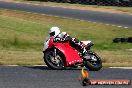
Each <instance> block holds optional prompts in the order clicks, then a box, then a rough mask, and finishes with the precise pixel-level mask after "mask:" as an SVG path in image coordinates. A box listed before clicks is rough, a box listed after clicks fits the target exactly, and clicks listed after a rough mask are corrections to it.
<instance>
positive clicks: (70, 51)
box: [54, 43, 83, 66]
mask: <svg viewBox="0 0 132 88" xmlns="http://www.w3.org/2000/svg"><path fill="white" fill-rule="evenodd" d="M54 47H55V48H57V49H59V50H60V51H61V52H62V53H63V54H64V56H65V61H66V63H65V66H71V65H75V63H82V62H83V59H82V58H80V56H79V54H78V51H77V50H75V49H74V48H72V47H71V46H70V45H69V43H56V44H54Z"/></svg>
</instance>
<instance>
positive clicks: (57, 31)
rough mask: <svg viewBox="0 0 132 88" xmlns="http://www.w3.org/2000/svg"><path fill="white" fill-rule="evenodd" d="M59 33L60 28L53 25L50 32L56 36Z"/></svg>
mask: <svg viewBox="0 0 132 88" xmlns="http://www.w3.org/2000/svg"><path fill="white" fill-rule="evenodd" d="M59 33H60V29H59V28H58V27H52V28H50V30H49V34H50V35H51V36H54V37H56V36H57V35H58V34H59Z"/></svg>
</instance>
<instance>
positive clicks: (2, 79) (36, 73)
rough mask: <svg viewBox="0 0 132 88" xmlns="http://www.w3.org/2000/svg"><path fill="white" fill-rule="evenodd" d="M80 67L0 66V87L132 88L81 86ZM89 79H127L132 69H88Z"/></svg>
mask: <svg viewBox="0 0 132 88" xmlns="http://www.w3.org/2000/svg"><path fill="white" fill-rule="evenodd" d="M80 76H81V69H69V70H51V69H49V68H48V67H46V66H37V67H35V66H34V67H26V66H25V67H22V66H15V67H11V66H0V88H132V85H89V86H86V87H83V86H82V85H81V84H80V82H79V81H78V78H79V77H80ZM89 78H90V79H129V80H132V69H116V68H103V69H102V70H100V71H95V72H94V71H89Z"/></svg>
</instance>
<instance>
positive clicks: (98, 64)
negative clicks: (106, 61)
mask: <svg viewBox="0 0 132 88" xmlns="http://www.w3.org/2000/svg"><path fill="white" fill-rule="evenodd" d="M89 55H90V57H91V58H94V59H95V60H96V61H93V59H91V60H88V61H85V67H86V68H88V69H89V70H90V71H98V70H100V69H101V68H102V61H101V58H100V57H99V56H98V55H97V54H96V53H94V52H91V53H89Z"/></svg>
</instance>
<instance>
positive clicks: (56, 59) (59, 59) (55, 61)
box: [44, 50, 64, 70]
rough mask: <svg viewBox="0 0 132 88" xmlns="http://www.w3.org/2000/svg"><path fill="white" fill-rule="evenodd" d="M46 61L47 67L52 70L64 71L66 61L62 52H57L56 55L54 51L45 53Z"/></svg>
mask: <svg viewBox="0 0 132 88" xmlns="http://www.w3.org/2000/svg"><path fill="white" fill-rule="evenodd" d="M44 61H45V63H46V65H47V66H48V67H49V68H51V69H55V70H60V69H64V59H63V55H62V54H61V53H60V52H57V53H56V55H55V53H54V51H53V50H49V51H46V52H45V53H44Z"/></svg>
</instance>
